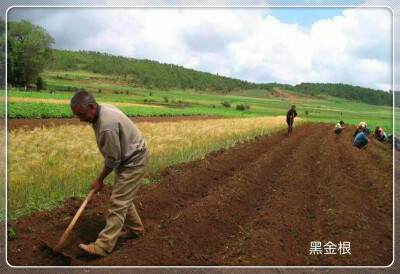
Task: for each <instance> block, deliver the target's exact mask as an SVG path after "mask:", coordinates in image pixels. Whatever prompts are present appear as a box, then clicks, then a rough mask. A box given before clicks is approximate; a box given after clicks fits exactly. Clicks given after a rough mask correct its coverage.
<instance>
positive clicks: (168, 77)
mask: <svg viewBox="0 0 400 274" xmlns="http://www.w3.org/2000/svg"><path fill="white" fill-rule="evenodd" d="M46 69H47V70H53V71H57V70H58V71H77V70H80V71H82V70H84V71H89V72H92V73H99V74H105V75H113V77H116V76H118V77H119V79H120V80H121V81H123V82H125V83H127V84H128V85H129V86H131V87H139V88H147V89H164V90H172V89H175V90H176V89H180V90H187V89H191V90H197V91H205V92H207V91H220V92H225V93H230V92H236V91H240V90H246V89H259V90H267V91H270V90H272V89H273V88H274V87H277V88H281V89H284V90H291V91H295V92H298V93H301V94H306V95H310V96H316V97H318V96H321V95H327V96H333V97H338V98H344V99H349V100H356V101H361V102H365V103H368V104H372V105H388V106H391V105H392V95H391V94H390V93H388V92H385V91H381V90H374V89H370V88H363V87H359V86H352V85H346V84H329V83H301V84H299V85H295V86H291V85H284V84H278V83H263V84H256V83H250V82H247V81H243V80H239V79H234V78H230V77H224V76H220V75H214V74H211V73H208V72H201V71H196V70H193V69H187V68H184V67H182V66H177V65H172V64H165V63H159V62H157V61H151V60H146V59H143V60H140V59H133V58H126V57H123V56H115V55H111V54H108V53H101V52H96V51H70V50H59V49H53V58H52V60H51V61H50V63H49V64H48V65H47V68H46Z"/></svg>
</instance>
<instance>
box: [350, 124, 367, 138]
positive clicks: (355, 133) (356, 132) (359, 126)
mask: <svg viewBox="0 0 400 274" xmlns="http://www.w3.org/2000/svg"><path fill="white" fill-rule="evenodd" d="M366 127H367V123H366V122H360V123H359V124H358V126H357V129H356V131H355V132H354V134H353V138H355V137H356V136H357V134H358V133H360V132H362V131H363V129H364V128H366Z"/></svg>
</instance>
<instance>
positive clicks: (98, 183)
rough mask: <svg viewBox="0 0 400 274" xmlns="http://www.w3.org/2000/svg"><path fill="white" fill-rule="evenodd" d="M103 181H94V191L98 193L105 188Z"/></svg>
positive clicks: (92, 186)
mask: <svg viewBox="0 0 400 274" xmlns="http://www.w3.org/2000/svg"><path fill="white" fill-rule="evenodd" d="M103 185H104V184H103V181H101V180H99V179H98V178H96V179H94V180H93V182H92V185H91V188H92V189H95V190H96V191H100V190H101V189H102V188H103Z"/></svg>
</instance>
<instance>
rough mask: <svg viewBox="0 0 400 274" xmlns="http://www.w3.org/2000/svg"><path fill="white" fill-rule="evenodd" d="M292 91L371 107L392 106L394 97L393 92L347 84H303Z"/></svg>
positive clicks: (294, 87)
mask: <svg viewBox="0 0 400 274" xmlns="http://www.w3.org/2000/svg"><path fill="white" fill-rule="evenodd" d="M292 89H293V90H295V91H297V92H300V93H303V94H308V95H311V96H317V95H321V94H325V95H329V96H333V97H338V98H345V99H348V100H357V101H362V102H365V103H368V104H371V105H388V106H391V105H392V104H393V100H392V98H393V97H392V96H393V95H392V93H391V92H385V91H382V90H376V89H370V88H363V87H359V86H352V85H347V84H329V83H301V84H300V85H296V86H293V88H292Z"/></svg>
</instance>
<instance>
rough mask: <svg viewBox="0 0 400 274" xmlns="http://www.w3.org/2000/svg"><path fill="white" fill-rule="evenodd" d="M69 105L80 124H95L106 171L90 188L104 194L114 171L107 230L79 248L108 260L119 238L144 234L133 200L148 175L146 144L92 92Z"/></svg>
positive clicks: (118, 113) (126, 120)
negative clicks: (100, 102)
mask: <svg viewBox="0 0 400 274" xmlns="http://www.w3.org/2000/svg"><path fill="white" fill-rule="evenodd" d="M70 105H71V110H72V111H73V113H74V114H75V115H76V116H77V117H78V118H79V119H80V121H81V122H87V123H91V124H92V127H93V130H94V133H95V137H96V142H97V145H98V148H99V150H100V152H101V154H102V155H103V157H104V167H103V170H102V171H101V172H100V173H99V175H98V176H97V177H96V178H95V179H94V180H93V182H92V184H91V188H92V189H97V190H101V189H102V188H103V181H104V179H105V178H106V177H107V176H108V175H109V174H110V173H111V172H112V171H113V170H114V171H115V180H114V186H113V189H112V193H111V198H110V202H111V205H110V208H109V213H108V215H107V217H106V227H105V228H104V229H103V230H102V231H101V232H100V234H99V236H98V238H97V240H96V242H94V243H90V244H88V245H85V244H80V245H79V247H80V248H81V249H82V250H84V251H85V252H87V253H90V254H92V255H96V256H100V257H105V256H107V254H108V253H109V252H111V251H112V250H113V248H114V246H115V243H116V242H117V239H118V237H119V236H121V237H123V238H125V239H128V238H134V237H137V236H138V235H139V233H140V231H142V230H143V224H142V221H141V220H140V217H139V215H138V213H137V211H136V208H135V205H134V204H133V198H134V195H135V194H136V192H137V191H138V189H139V188H140V185H141V183H140V181H141V179H142V178H143V176H144V174H145V172H146V166H147V159H148V151H147V147H146V142H145V140H144V139H143V138H142V136H141V133H140V131H139V130H138V128H137V127H136V126H135V125H134V124H133V122H132V121H131V120H130V119H129V118H128V117H127V116H126V115H125V114H123V113H122V112H121V111H120V110H119V109H118V108H116V107H114V106H112V105H108V104H97V103H96V100H95V99H94V98H93V95H92V94H91V93H89V92H86V91H80V92H77V93H75V94H74V96H73V97H72V99H71V104H70ZM122 228H125V229H126V232H125V233H122V232H121V230H122Z"/></svg>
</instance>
